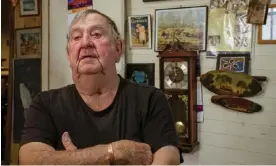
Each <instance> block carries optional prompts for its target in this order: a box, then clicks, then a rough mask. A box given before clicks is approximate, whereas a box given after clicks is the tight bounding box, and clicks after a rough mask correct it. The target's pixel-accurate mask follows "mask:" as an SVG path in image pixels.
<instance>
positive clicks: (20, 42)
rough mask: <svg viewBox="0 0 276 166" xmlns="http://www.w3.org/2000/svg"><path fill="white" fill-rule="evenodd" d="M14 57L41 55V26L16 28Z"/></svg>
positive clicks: (36, 56)
mask: <svg viewBox="0 0 276 166" xmlns="http://www.w3.org/2000/svg"><path fill="white" fill-rule="evenodd" d="M15 32H16V56H15V58H17V59H20V58H40V57H41V28H24V29H16V31H15Z"/></svg>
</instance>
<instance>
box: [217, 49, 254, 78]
mask: <svg viewBox="0 0 276 166" xmlns="http://www.w3.org/2000/svg"><path fill="white" fill-rule="evenodd" d="M249 56H250V55H249V54H218V56H217V66H216V70H223V71H232V72H242V73H246V74H248V70H249Z"/></svg>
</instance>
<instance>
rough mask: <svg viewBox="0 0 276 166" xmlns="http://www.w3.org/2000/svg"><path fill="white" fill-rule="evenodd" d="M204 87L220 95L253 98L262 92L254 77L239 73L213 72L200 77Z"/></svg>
mask: <svg viewBox="0 0 276 166" xmlns="http://www.w3.org/2000/svg"><path fill="white" fill-rule="evenodd" d="M200 81H201V83H202V85H203V86H204V87H205V88H207V89H208V90H210V91H211V92H213V93H216V94H218V95H232V96H238V97H252V96H255V95H257V94H258V93H259V92H261V91H262V86H261V84H260V83H259V82H258V81H257V80H255V79H254V77H252V76H250V75H248V74H245V73H238V72H229V71H218V70H212V71H209V72H207V73H205V74H202V75H201V76H200Z"/></svg>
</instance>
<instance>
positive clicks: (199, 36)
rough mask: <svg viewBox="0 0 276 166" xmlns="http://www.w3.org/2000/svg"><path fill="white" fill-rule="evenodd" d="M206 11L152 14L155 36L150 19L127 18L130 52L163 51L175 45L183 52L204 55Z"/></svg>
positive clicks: (187, 9) (184, 9) (186, 9)
mask: <svg viewBox="0 0 276 166" xmlns="http://www.w3.org/2000/svg"><path fill="white" fill-rule="evenodd" d="M207 22H208V7H207V6H196V7H180V8H170V9H156V10H155V25H154V26H155V33H154V35H152V33H151V32H152V25H151V24H152V22H151V15H133V16H129V17H128V27H129V41H130V48H132V49H133V48H152V40H151V38H152V37H154V40H153V41H154V51H156V52H158V51H163V50H164V49H165V47H166V46H167V45H172V44H174V43H176V42H177V43H178V44H179V45H180V46H181V47H182V48H183V49H184V50H186V51H206V34H207Z"/></svg>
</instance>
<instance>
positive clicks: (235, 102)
mask: <svg viewBox="0 0 276 166" xmlns="http://www.w3.org/2000/svg"><path fill="white" fill-rule="evenodd" d="M211 102H212V103H214V104H217V105H220V106H222V107H224V108H227V109H231V110H234V111H237V112H244V113H254V112H259V111H261V110H262V106H261V105H259V104H258V103H255V102H253V101H250V100H247V99H244V98H240V97H236V96H228V95H215V96H212V98H211Z"/></svg>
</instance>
